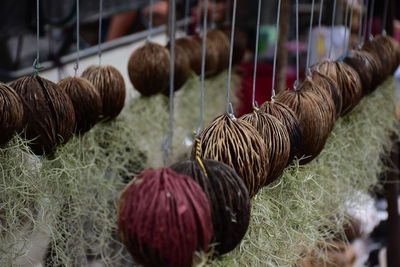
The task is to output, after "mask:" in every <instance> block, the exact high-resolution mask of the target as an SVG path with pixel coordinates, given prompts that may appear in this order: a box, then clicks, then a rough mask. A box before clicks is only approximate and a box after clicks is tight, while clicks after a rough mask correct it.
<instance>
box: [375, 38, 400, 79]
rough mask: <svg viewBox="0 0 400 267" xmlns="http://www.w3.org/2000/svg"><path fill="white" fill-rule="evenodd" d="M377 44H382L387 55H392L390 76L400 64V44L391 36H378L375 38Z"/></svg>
mask: <svg viewBox="0 0 400 267" xmlns="http://www.w3.org/2000/svg"><path fill="white" fill-rule="evenodd" d="M375 39H376V41H377V42H380V43H381V44H382V46H385V47H386V48H387V49H386V50H387V53H390V54H391V57H390V60H391V71H390V72H389V74H393V72H395V71H396V69H397V67H398V66H399V64H400V54H399V53H400V45H399V43H398V42H397V41H396V40H395V39H394V38H393V37H391V36H390V35H378V36H377V37H375Z"/></svg>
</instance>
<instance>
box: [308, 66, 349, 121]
mask: <svg viewBox="0 0 400 267" xmlns="http://www.w3.org/2000/svg"><path fill="white" fill-rule="evenodd" d="M311 80H312V81H313V82H314V83H315V84H316V85H317V87H314V86H313V87H311V89H316V88H318V89H321V90H315V92H316V93H318V94H320V95H321V96H322V97H323V98H324V99H328V98H329V99H332V101H333V103H334V104H335V113H336V118H338V117H339V116H340V113H341V112H342V106H343V99H342V93H341V92H340V90H339V88H338V85H337V83H336V82H335V81H334V80H332V79H331V78H329V77H328V76H326V75H324V74H322V73H320V72H319V71H318V70H316V69H314V70H312V71H311ZM328 101H329V100H328Z"/></svg>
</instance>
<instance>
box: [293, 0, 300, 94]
mask: <svg viewBox="0 0 400 267" xmlns="http://www.w3.org/2000/svg"><path fill="white" fill-rule="evenodd" d="M299 55H300V50H299V0H296V81H295V82H294V85H293V87H294V89H295V90H296V89H297V87H298V86H299V83H300V56H299Z"/></svg>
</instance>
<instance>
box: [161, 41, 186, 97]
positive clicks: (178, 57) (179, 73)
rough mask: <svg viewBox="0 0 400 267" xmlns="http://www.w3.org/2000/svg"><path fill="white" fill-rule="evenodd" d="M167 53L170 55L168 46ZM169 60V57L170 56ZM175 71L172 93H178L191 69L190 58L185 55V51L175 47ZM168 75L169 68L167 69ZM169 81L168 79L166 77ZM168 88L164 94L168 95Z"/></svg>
mask: <svg viewBox="0 0 400 267" xmlns="http://www.w3.org/2000/svg"><path fill="white" fill-rule="evenodd" d="M167 49H168V53H170V50H169V45H168V47H167ZM170 58H171V56H170ZM174 66H175V69H174V91H178V90H179V89H181V87H182V86H183V85H184V84H185V83H186V81H187V80H188V78H189V76H190V73H191V67H190V58H189V55H188V54H187V52H186V50H185V49H184V48H182V47H180V46H176V45H175V65H174ZM168 75H169V68H168ZM168 80H169V77H168ZM168 92H169V86H168V87H167V89H166V90H164V93H166V94H168Z"/></svg>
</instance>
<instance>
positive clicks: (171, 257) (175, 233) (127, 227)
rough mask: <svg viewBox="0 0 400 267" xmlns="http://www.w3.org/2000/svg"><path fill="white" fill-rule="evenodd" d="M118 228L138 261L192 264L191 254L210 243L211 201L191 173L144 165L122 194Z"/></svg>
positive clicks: (158, 264) (174, 264)
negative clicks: (142, 169)
mask: <svg viewBox="0 0 400 267" xmlns="http://www.w3.org/2000/svg"><path fill="white" fill-rule="evenodd" d="M118 229H119V232H120V235H121V239H122V241H123V243H124V244H125V245H126V247H127V248H128V250H129V252H130V253H131V254H132V256H133V258H134V259H135V261H137V262H138V263H140V264H142V265H144V266H191V265H192V262H193V258H194V253H195V252H196V251H207V249H208V247H209V244H210V240H211V236H212V232H213V229H212V221H211V209H210V203H209V202H208V200H207V197H206V195H205V194H204V192H203V191H202V189H201V188H200V186H199V185H198V184H197V183H196V182H195V181H193V180H192V179H191V178H190V177H188V176H186V175H182V174H178V173H176V172H174V171H173V170H171V169H170V168H161V169H158V170H153V169H149V170H145V171H143V172H142V173H140V174H139V175H138V176H137V177H135V178H134V179H133V180H132V182H131V183H130V184H128V185H127V186H126V188H125V190H124V191H123V193H122V195H121V198H120V203H119V214H118Z"/></svg>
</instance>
